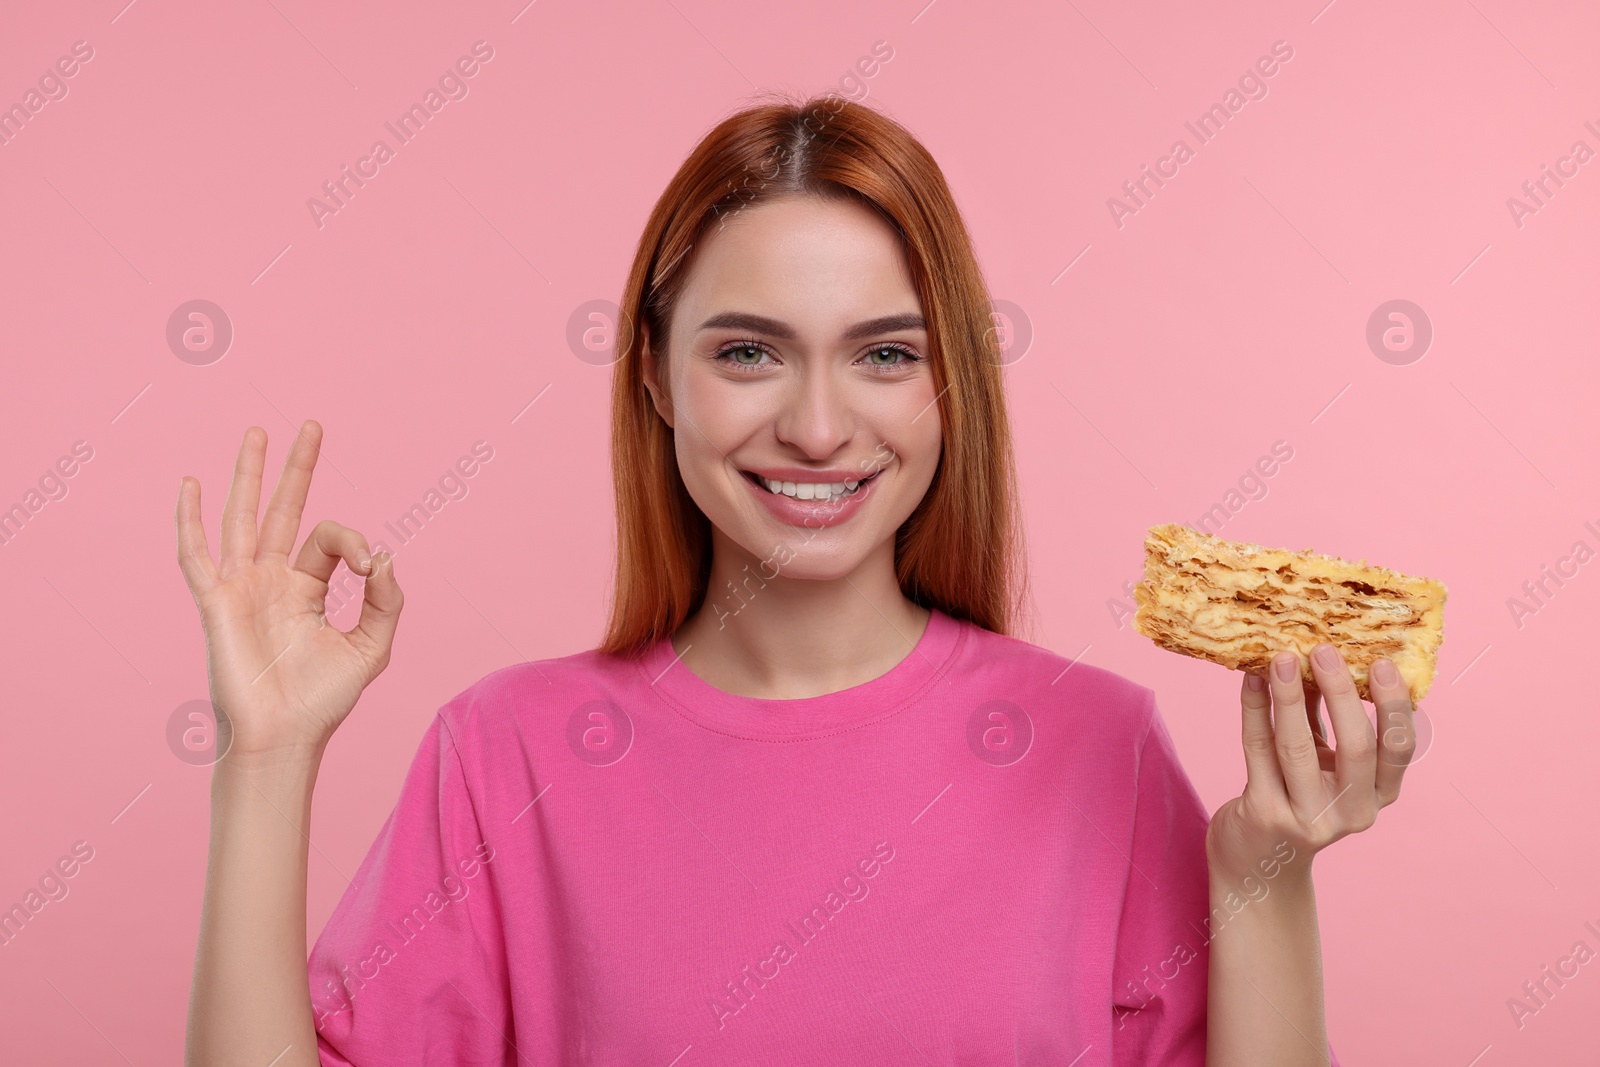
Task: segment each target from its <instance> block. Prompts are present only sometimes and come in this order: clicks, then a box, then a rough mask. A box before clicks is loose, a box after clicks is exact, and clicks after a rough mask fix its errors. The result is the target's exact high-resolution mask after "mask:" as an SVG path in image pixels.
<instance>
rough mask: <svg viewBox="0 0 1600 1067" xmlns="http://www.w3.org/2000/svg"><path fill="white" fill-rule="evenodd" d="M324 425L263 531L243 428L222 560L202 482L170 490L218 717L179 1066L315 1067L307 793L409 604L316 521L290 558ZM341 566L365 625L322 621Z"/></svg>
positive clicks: (257, 452)
mask: <svg viewBox="0 0 1600 1067" xmlns="http://www.w3.org/2000/svg"><path fill="white" fill-rule="evenodd" d="M321 438H322V429H321V427H320V426H318V425H317V423H315V422H312V421H307V422H306V423H305V424H304V425H303V426H302V427H301V428H300V432H299V435H298V436H297V438H296V440H295V442H294V444H293V445H292V446H291V448H290V450H289V456H288V459H287V460H286V461H285V463H284V469H283V474H282V475H281V476H280V477H279V479H278V485H277V487H276V488H275V489H274V490H273V493H272V498H271V500H270V501H269V502H268V505H267V510H266V513H265V515H264V516H262V518H261V520H260V525H259V529H258V527H257V510H258V506H259V502H260V494H261V476H262V470H263V466H264V461H265V454H266V434H265V433H264V432H263V431H262V430H260V429H259V428H257V427H251V428H249V429H248V430H246V431H245V436H244V443H243V445H242V446H241V447H240V449H239V457H238V461H237V464H236V465H235V468H234V475H233V484H232V486H231V487H230V489H229V491H228V500H227V503H226V505H225V506H224V508H223V513H222V541H221V555H220V558H219V560H217V561H213V560H212V558H211V553H210V550H209V549H208V548H207V546H206V536H205V529H204V527H203V526H202V524H201V521H200V485H199V483H198V482H197V481H195V480H194V479H192V478H184V479H183V481H182V483H181V485H180V488H179V491H178V509H177V534H178V563H179V565H180V567H181V568H182V570H183V575H184V579H185V581H187V582H188V585H189V589H190V592H191V593H193V595H194V598H195V603H196V605H197V606H198V607H199V609H200V619H201V624H202V626H203V628H204V630H205V636H206V666H207V672H208V675H209V677H210V685H211V702H212V704H213V706H214V707H215V708H216V709H217V713H218V737H217V751H218V752H220V753H224V755H223V756H222V758H221V759H219V760H218V761H217V763H216V764H215V765H214V767H213V769H212V777H211V840H210V857H209V861H208V863H207V866H206V888H205V900H204V904H203V908H202V912H201V918H200V936H199V944H198V947H197V949H196V953H195V968H194V983H193V986H192V988H191V991H190V997H189V1025H188V1031H187V1038H186V1041H185V1062H186V1063H187V1064H189V1065H190V1067H199V1065H204V1067H214V1065H223V1064H235V1063H237V1064H245V1065H249V1067H262V1065H264V1064H268V1063H271V1064H273V1067H291V1065H304V1067H316V1065H317V1064H318V1062H319V1060H318V1056H317V1037H316V1027H315V1023H314V1020H313V1018H312V1011H311V995H310V988H309V982H308V979H307V971H306V864H307V852H308V849H309V847H310V833H311V825H310V823H311V793H312V788H313V787H314V785H315V784H316V777H317V768H318V766H319V764H320V762H321V759H322V753H323V750H324V749H325V748H326V747H327V743H328V740H329V738H330V737H331V736H332V735H333V731H334V730H335V729H337V727H338V726H339V724H340V723H341V722H342V721H343V720H344V718H345V716H346V715H348V714H349V713H350V710H351V709H352V708H353V707H354V706H355V703H356V700H357V698H358V697H359V696H360V695H361V692H362V690H363V689H364V688H365V687H366V686H367V684H368V683H369V682H371V681H372V679H373V678H375V677H377V675H378V674H379V673H380V672H381V671H382V670H383V669H384V667H385V666H387V665H388V662H389V652H390V649H391V647H392V645H393V641H394V631H395V626H396V624H397V623H398V620H399V615H400V608H401V606H402V603H403V597H402V595H401V592H400V588H399V586H398V585H397V584H396V583H395V580H394V572H393V566H392V562H391V561H390V560H389V559H388V558H387V556H386V555H385V554H380V555H379V556H378V557H376V558H370V554H369V550H368V546H367V542H366V539H365V538H364V537H363V536H362V535H361V534H360V533H358V532H357V531H355V530H352V529H350V528H348V527H344V526H340V525H339V524H337V523H333V522H327V521H324V522H321V523H318V524H317V526H316V527H315V528H314V529H313V530H312V531H311V533H310V535H308V536H307V538H306V540H305V543H304V544H303V545H302V546H301V549H300V552H299V554H298V556H297V557H296V558H295V559H294V561H293V562H291V561H290V558H289V554H290V552H291V551H292V550H293V548H294V542H295V538H296V537H297V536H298V534H299V529H300V517H301V512H302V511H303V509H304V507H305V501H306V495H307V491H308V490H309V487H310V484H311V473H312V470H313V468H314V467H315V466H316V460H317V453H318V449H319V446H320V443H321ZM340 560H343V561H344V562H345V563H346V565H347V566H349V568H350V569H351V571H353V572H354V573H356V574H362V575H366V576H367V581H366V591H365V598H364V601H363V603H362V608H361V617H360V620H359V621H358V623H357V625H356V626H355V627H354V628H353V629H351V630H349V631H341V630H338V629H336V628H334V627H331V626H329V625H327V618H326V615H325V610H326V608H325V598H326V595H327V590H328V579H329V578H330V577H332V575H333V571H334V568H335V567H337V566H338V564H339V562H340Z"/></svg>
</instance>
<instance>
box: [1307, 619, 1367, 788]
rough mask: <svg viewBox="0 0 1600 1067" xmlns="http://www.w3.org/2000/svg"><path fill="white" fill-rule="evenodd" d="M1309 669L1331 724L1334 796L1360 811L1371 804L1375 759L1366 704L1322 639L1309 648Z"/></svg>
mask: <svg viewBox="0 0 1600 1067" xmlns="http://www.w3.org/2000/svg"><path fill="white" fill-rule="evenodd" d="M1311 670H1312V672H1313V673H1314V674H1315V675H1316V677H1317V688H1319V689H1321V690H1322V695H1323V699H1324V700H1325V701H1327V704H1328V718H1329V720H1331V721H1332V723H1333V737H1334V741H1335V744H1336V745H1337V748H1336V749H1335V752H1336V753H1337V760H1336V762H1335V764H1334V772H1335V773H1334V785H1335V787H1336V788H1337V790H1338V792H1337V793H1336V794H1335V795H1336V796H1337V797H1339V798H1340V799H1341V802H1344V803H1347V804H1348V805H1349V806H1348V807H1347V808H1346V810H1347V811H1360V810H1361V808H1362V806H1363V805H1367V806H1370V805H1371V802H1372V801H1371V798H1372V783H1373V773H1374V771H1375V770H1376V768H1377V762H1378V743H1377V739H1376V738H1375V737H1374V736H1373V732H1372V723H1371V722H1370V721H1368V719H1367V708H1366V705H1364V704H1362V703H1361V696H1360V694H1358V693H1357V692H1356V683H1355V680H1354V679H1353V678H1351V677H1350V668H1349V667H1347V666H1346V665H1345V662H1344V657H1343V656H1341V655H1340V654H1339V650H1338V649H1337V648H1335V647H1333V645H1331V644H1328V643H1327V642H1326V641H1324V642H1323V643H1321V644H1319V645H1317V647H1316V648H1314V649H1312V650H1311Z"/></svg>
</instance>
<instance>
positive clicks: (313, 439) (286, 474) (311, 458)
mask: <svg viewBox="0 0 1600 1067" xmlns="http://www.w3.org/2000/svg"><path fill="white" fill-rule="evenodd" d="M321 448H322V427H321V426H320V425H318V424H317V421H316V420H315V419H307V420H306V421H305V422H303V423H301V425H300V432H299V433H297V434H296V435H295V438H294V443H293V444H291V445H290V446H289V455H288V456H287V457H286V458H285V459H284V461H283V473H282V474H280V475H278V484H277V485H276V486H275V487H274V488H273V490H272V498H271V499H270V500H268V501H267V512H266V514H265V515H264V516H262V519H261V541H260V543H259V544H258V545H257V546H256V558H257V559H261V558H264V557H266V556H278V557H281V558H284V559H287V558H288V556H289V553H290V552H291V551H293V549H294V539H295V538H296V537H298V536H299V535H300V515H301V513H302V512H303V511H304V510H305V506H306V493H307V491H308V490H309V489H310V488H311V472H312V470H313V469H314V468H315V467H316V465H317V454H318V453H319V452H320V451H321Z"/></svg>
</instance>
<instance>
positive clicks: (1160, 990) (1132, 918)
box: [1111, 694, 1211, 1067]
mask: <svg viewBox="0 0 1600 1067" xmlns="http://www.w3.org/2000/svg"><path fill="white" fill-rule="evenodd" d="M1137 762H1138V770H1137V774H1136V785H1135V801H1134V818H1133V842H1132V848H1131V851H1130V854H1129V857H1128V859H1129V861H1130V868H1129V871H1128V881H1127V891H1126V893H1125V894H1124V897H1123V905H1122V916H1121V920H1120V922H1119V924H1118V927H1117V948H1116V955H1115V960H1114V963H1113V967H1112V1013H1113V1020H1112V1027H1111V1033H1112V1063H1113V1064H1114V1065H1115V1067H1205V1062H1206V983H1207V978H1208V970H1209V966H1210V952H1209V950H1208V948H1207V946H1206V940H1205V934H1204V931H1205V929H1206V926H1205V919H1206V915H1207V912H1208V911H1209V909H1210V906H1211V882H1210V877H1209V873H1208V869H1207V865H1206V827H1207V825H1208V824H1209V823H1210V816H1209V815H1208V814H1207V812H1206V809H1205V806H1204V805H1203V804H1202V803H1201V801H1200V796H1199V794H1198V793H1196V792H1195V788H1194V785H1193V783H1192V782H1190V780H1189V776H1188V775H1187V774H1185V773H1184V770H1183V767H1182V765H1181V764H1180V763H1179V761H1178V753H1177V749H1176V748H1175V747H1174V745H1173V743H1172V736H1171V734H1169V733H1168V732H1167V726H1166V723H1165V722H1164V721H1163V720H1162V718H1161V712H1160V710H1159V709H1157V708H1156V706H1155V698H1154V694H1151V704H1150V723H1149V727H1148V728H1147V729H1146V731H1145V736H1144V740H1143V742H1142V743H1141V745H1140V749H1139V756H1138V761H1137Z"/></svg>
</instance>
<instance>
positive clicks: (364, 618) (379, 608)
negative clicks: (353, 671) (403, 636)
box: [350, 552, 406, 673]
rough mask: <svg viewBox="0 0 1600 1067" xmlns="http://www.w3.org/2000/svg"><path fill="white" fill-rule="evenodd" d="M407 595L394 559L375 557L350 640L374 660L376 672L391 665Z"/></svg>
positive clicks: (385, 556)
mask: <svg viewBox="0 0 1600 1067" xmlns="http://www.w3.org/2000/svg"><path fill="white" fill-rule="evenodd" d="M405 599H406V598H405V594H404V593H402V592H401V591H400V586H399V584H398V583H397V582H396V581H395V580H394V556H392V555H391V554H389V553H388V552H379V553H377V554H376V555H374V556H373V557H372V574H371V575H369V576H368V578H367V581H366V589H365V591H364V593H363V596H362V600H361V618H360V619H359V620H357V622H356V625H355V628H354V629H352V630H351V631H350V636H351V638H352V639H354V640H355V641H356V643H357V644H358V645H359V646H361V649H362V651H363V652H365V653H366V655H367V657H368V658H369V659H370V660H372V662H373V664H374V665H375V667H376V671H374V673H377V671H381V670H383V669H384V668H385V667H387V666H388V665H389V649H390V647H391V646H392V645H393V644H394V631H395V627H396V626H397V625H399V622H400V608H401V607H402V606H403V605H404V604H405Z"/></svg>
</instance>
